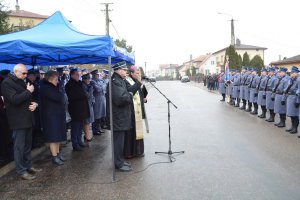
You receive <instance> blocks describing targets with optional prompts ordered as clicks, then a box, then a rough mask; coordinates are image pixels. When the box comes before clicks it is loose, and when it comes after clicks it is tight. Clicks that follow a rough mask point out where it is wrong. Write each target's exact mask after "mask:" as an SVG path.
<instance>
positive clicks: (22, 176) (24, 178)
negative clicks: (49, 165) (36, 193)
mask: <svg viewBox="0 0 300 200" xmlns="http://www.w3.org/2000/svg"><path fill="white" fill-rule="evenodd" d="M19 177H20V178H21V179H23V180H33V179H35V178H36V177H35V176H34V175H32V174H29V173H27V172H25V173H24V174H22V175H20V176H19Z"/></svg>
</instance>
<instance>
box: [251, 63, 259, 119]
mask: <svg viewBox="0 0 300 200" xmlns="http://www.w3.org/2000/svg"><path fill="white" fill-rule="evenodd" d="M260 80H261V79H260V77H259V76H258V75H257V69H256V68H253V70H252V77H251V81H250V84H249V90H250V96H249V102H250V103H252V104H253V107H254V110H253V111H252V112H251V114H252V115H256V114H257V109H258V105H257V95H258V92H257V89H256V87H257V86H258V84H259V82H260Z"/></svg>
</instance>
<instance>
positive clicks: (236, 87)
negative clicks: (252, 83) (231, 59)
mask: <svg viewBox="0 0 300 200" xmlns="http://www.w3.org/2000/svg"><path fill="white" fill-rule="evenodd" d="M240 85H241V75H240V73H239V71H238V70H237V71H236V74H235V75H234V77H233V80H232V87H233V91H232V98H233V103H234V101H235V100H237V102H236V104H235V107H239V105H240Z"/></svg>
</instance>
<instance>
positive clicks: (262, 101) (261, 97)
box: [257, 68, 268, 118]
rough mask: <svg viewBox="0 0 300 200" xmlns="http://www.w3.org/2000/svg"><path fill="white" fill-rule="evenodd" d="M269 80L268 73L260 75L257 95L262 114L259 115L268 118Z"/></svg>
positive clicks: (263, 70)
mask: <svg viewBox="0 0 300 200" xmlns="http://www.w3.org/2000/svg"><path fill="white" fill-rule="evenodd" d="M262 72H267V70H266V69H265V68H263V69H262ZM267 81H268V76H267V75H261V77H260V82H259V84H258V86H257V90H258V96H257V105H259V106H260V107H261V110H262V114H261V115H259V116H258V117H260V118H266V112H267V109H266V98H267V95H266V87H267Z"/></svg>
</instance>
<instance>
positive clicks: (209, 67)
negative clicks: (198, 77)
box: [179, 53, 220, 76]
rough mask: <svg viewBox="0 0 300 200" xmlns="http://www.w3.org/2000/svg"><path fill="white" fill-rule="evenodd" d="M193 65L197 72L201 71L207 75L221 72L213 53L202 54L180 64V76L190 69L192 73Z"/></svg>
mask: <svg viewBox="0 0 300 200" xmlns="http://www.w3.org/2000/svg"><path fill="white" fill-rule="evenodd" d="M193 67H195V69H196V70H195V71H196V74H198V73H201V74H206V75H207V74H212V73H219V72H220V69H218V68H216V59H215V57H214V56H213V55H212V54H211V53H208V54H206V55H200V56H198V57H197V58H195V59H192V60H191V61H187V62H184V63H183V64H182V65H180V66H179V74H180V76H185V75H187V71H188V70H190V74H192V68H193Z"/></svg>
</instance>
